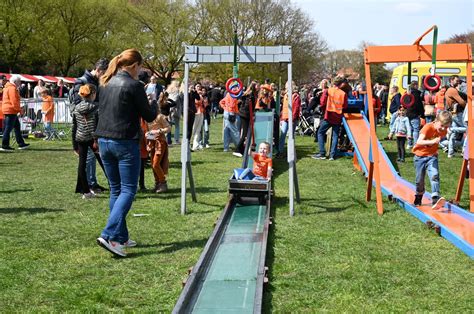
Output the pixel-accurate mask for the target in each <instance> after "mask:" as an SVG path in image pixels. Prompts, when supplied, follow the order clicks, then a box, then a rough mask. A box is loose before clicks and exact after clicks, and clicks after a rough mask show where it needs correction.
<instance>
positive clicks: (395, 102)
mask: <svg viewBox="0 0 474 314" xmlns="http://www.w3.org/2000/svg"><path fill="white" fill-rule="evenodd" d="M400 97H402V95H401V94H400V93H396V94H395V95H393V97H392V102H391V103H390V108H389V110H388V111H390V113H391V114H394V113H395V112H397V111H398V109H399V108H400Z"/></svg>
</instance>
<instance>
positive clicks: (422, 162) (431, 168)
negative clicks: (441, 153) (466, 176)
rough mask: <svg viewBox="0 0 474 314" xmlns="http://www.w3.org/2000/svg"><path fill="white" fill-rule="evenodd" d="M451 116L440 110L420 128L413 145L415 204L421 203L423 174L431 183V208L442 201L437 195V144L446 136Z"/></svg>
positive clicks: (423, 184)
mask: <svg viewBox="0 0 474 314" xmlns="http://www.w3.org/2000/svg"><path fill="white" fill-rule="evenodd" d="M452 120H453V117H452V115H451V113H450V112H448V111H444V110H443V111H440V112H439V113H438V115H437V116H436V119H435V121H433V122H431V123H427V124H425V126H424V127H423V128H422V129H421V131H420V135H419V137H418V140H417V141H416V144H415V146H414V147H413V154H414V155H415V156H414V157H413V163H414V164H415V173H416V178H415V185H416V194H415V201H414V202H413V204H414V205H415V206H420V205H421V200H422V199H423V194H424V193H425V174H426V173H427V172H428V177H429V178H430V183H431V200H432V205H433V207H432V208H433V209H434V208H437V207H438V204H439V203H438V202H444V201H445V199H444V197H440V196H439V191H440V189H439V168H438V146H439V142H440V140H441V139H442V138H443V137H445V136H446V133H447V131H448V128H449V126H450V125H451V122H452Z"/></svg>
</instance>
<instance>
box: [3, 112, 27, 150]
mask: <svg viewBox="0 0 474 314" xmlns="http://www.w3.org/2000/svg"><path fill="white" fill-rule="evenodd" d="M12 130H14V131H15V138H16V142H17V143H18V145H20V146H23V145H25V141H24V140H23V137H22V136H21V130H20V120H18V116H17V115H16V114H6V115H5V120H4V125H3V138H2V147H3V148H6V147H9V146H10V133H11V132H12Z"/></svg>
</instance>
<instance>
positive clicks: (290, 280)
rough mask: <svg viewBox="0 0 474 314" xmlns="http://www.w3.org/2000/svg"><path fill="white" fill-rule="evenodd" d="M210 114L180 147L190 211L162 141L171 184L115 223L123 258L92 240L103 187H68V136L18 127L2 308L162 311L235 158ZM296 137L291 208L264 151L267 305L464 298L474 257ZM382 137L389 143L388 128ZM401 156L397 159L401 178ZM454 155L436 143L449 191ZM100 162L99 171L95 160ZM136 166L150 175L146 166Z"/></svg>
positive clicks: (2, 195) (460, 306)
mask: <svg viewBox="0 0 474 314" xmlns="http://www.w3.org/2000/svg"><path fill="white" fill-rule="evenodd" d="M219 122H220V121H218V122H216V123H213V124H212V126H211V128H212V134H211V142H212V143H213V144H214V145H212V148H211V149H210V150H206V151H204V152H196V153H193V154H192V158H193V172H194V176H195V183H196V186H197V197H198V202H197V203H193V202H192V201H191V198H190V197H189V196H188V207H189V208H188V209H189V214H188V215H186V216H182V215H180V213H179V209H180V199H179V195H180V174H181V168H180V166H181V164H180V161H179V160H180V156H179V152H180V148H179V147H172V148H171V157H170V160H171V169H170V176H169V187H170V191H169V193H167V194H165V195H154V194H151V193H149V194H137V199H136V201H135V203H134V204H133V210H132V211H131V213H130V215H129V217H128V219H127V223H128V227H129V230H130V235H131V237H132V238H133V239H134V240H137V241H138V242H139V244H140V246H139V247H137V248H134V249H130V250H129V253H130V254H129V257H128V258H126V259H117V258H113V257H112V256H111V255H110V254H109V253H107V252H105V251H104V250H103V249H101V248H100V247H98V246H97V245H96V244H95V238H96V237H97V236H98V235H99V234H100V231H101V229H102V228H103V227H104V224H105V222H106V219H107V214H108V209H107V204H108V195H107V194H103V195H100V197H98V198H97V199H94V200H82V199H80V196H79V195H77V194H74V193H73V191H74V187H75V181H76V168H77V159H76V157H75V155H74V154H73V153H72V152H71V149H70V143H69V142H67V141H63V142H44V141H41V140H30V141H29V142H30V143H31V150H29V151H16V152H15V153H13V154H1V155H0V173H1V175H0V243H1V244H0V311H2V312H25V311H35V312H37V311H41V312H64V311H81V312H83V311H88V312H89V311H93V312H98V311H101V312H102V311H115V310H117V311H119V310H120V311H123V310H127V311H138V312H145V311H147V312H156V311H163V312H170V311H171V309H172V308H173V306H174V304H175V302H176V300H177V298H178V296H179V294H180V292H181V281H182V280H183V279H184V278H185V277H186V271H187V269H188V268H189V267H191V266H193V265H194V264H195V263H196V261H197V260H198V258H199V255H200V254H201V251H202V249H203V247H204V245H205V243H206V241H207V239H208V237H209V235H210V234H211V232H212V230H213V223H214V222H215V220H216V218H217V217H218V216H219V214H220V212H221V210H222V209H223V207H224V205H225V203H226V201H227V198H228V195H227V179H228V178H229V176H230V174H231V169H232V168H234V167H237V166H238V165H239V159H237V158H235V157H233V156H232V155H231V154H230V153H224V152H222V141H221V135H220V133H219V132H218V130H217V129H218V128H219V127H220V125H221V124H220V123H219ZM379 132H380V134H382V133H385V132H386V129H382V128H380V129H379ZM296 142H297V149H298V158H299V160H298V163H297V169H298V174H299V180H300V191H301V197H302V202H301V203H300V204H296V216H295V217H293V218H290V217H289V215H288V199H287V197H288V172H287V164H286V163H285V160H284V159H279V160H277V161H276V162H275V168H276V169H275V176H276V179H275V190H276V197H275V201H274V206H273V209H272V211H273V213H272V215H273V216H274V224H273V227H272V229H271V234H270V239H269V246H268V252H267V257H268V258H267V264H268V265H269V266H270V283H269V285H268V286H266V288H265V294H264V310H265V312H270V311H275V312H284V313H287V312H321V311H330V312H353V311H357V312H368V311H370V312H374V311H377V312H408V311H410V312H413V311H436V312H469V311H472V309H473V308H474V301H472V300H473V299H472V292H471V287H472V282H473V281H474V271H473V265H474V264H473V261H472V260H470V259H469V258H468V257H467V256H466V255H465V254H464V253H462V252H461V251H460V250H459V249H457V248H456V247H455V246H453V245H452V244H451V243H449V242H448V241H447V240H445V239H443V238H441V237H439V236H437V235H436V234H435V233H434V232H433V231H431V230H428V229H427V228H426V227H425V226H424V225H423V224H422V223H421V222H419V221H418V220H417V219H416V218H414V217H412V216H411V215H410V214H408V213H407V212H405V211H404V210H403V209H401V208H400V207H398V206H397V205H396V204H393V203H389V202H387V201H385V202H384V208H385V211H386V213H385V214H384V215H383V216H382V217H379V216H378V215H377V213H376V209H375V202H374V201H372V202H369V203H366V202H365V201H364V199H365V190H366V187H365V180H364V178H363V176H362V175H361V174H360V173H358V172H356V171H355V170H354V169H353V167H352V161H351V160H350V159H349V158H343V159H338V160H336V161H334V162H329V161H324V160H313V159H311V158H309V156H310V154H312V153H314V151H315V144H314V143H313V142H312V140H311V139H310V138H309V137H305V138H301V137H298V138H297V141H296ZM383 145H384V147H385V148H386V149H387V150H388V151H389V152H394V151H395V149H396V148H395V142H392V141H391V142H388V141H384V142H383ZM395 158H396V157H395ZM407 161H408V162H407V163H405V164H402V165H400V172H401V174H402V175H403V176H404V177H406V178H408V179H409V180H411V181H413V178H414V170H413V165H412V163H411V158H407ZM460 164H461V158H460V157H456V158H454V159H449V160H448V159H447V158H446V156H445V155H444V154H441V157H440V168H441V180H442V181H441V190H442V194H443V195H445V196H447V197H448V198H450V197H453V195H454V192H455V189H456V182H457V177H458V172H459V168H460ZM98 174H99V181H100V182H101V183H102V184H105V179H104V176H103V175H102V174H101V172H100V170H99V168H98ZM146 179H147V186H148V187H151V186H152V181H153V179H152V174H151V169H148V170H147V178H146ZM466 190H467V186H466ZM467 203H468V202H467V195H466V194H465V195H464V196H463V202H462V204H463V205H464V206H466V205H467ZM133 213H145V214H149V216H144V217H133V216H132V215H131V214H133Z"/></svg>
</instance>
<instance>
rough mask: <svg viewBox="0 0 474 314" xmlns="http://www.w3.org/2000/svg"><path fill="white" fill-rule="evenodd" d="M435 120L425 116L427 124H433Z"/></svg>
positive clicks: (432, 117)
mask: <svg viewBox="0 0 474 314" xmlns="http://www.w3.org/2000/svg"><path fill="white" fill-rule="evenodd" d="M434 119H435V117H434V116H425V122H426V123H431V122H433V121H434Z"/></svg>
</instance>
